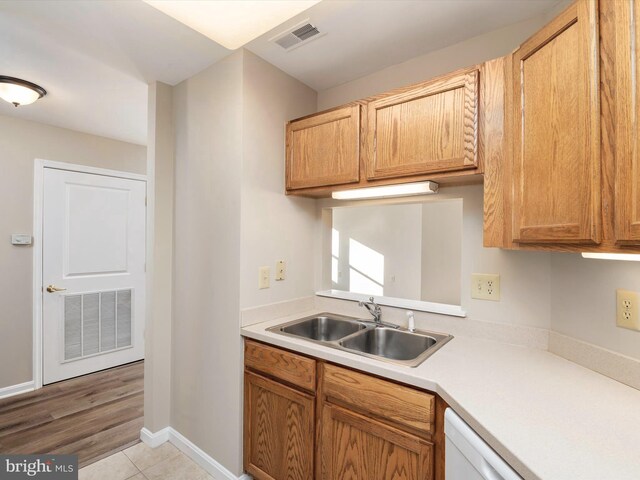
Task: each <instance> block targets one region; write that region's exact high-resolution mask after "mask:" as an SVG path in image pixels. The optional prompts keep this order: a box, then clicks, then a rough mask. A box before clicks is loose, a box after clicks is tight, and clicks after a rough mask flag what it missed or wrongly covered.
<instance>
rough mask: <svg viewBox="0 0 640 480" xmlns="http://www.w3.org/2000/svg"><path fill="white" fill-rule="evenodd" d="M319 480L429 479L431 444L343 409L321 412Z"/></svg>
mask: <svg viewBox="0 0 640 480" xmlns="http://www.w3.org/2000/svg"><path fill="white" fill-rule="evenodd" d="M321 442H322V446H321V449H320V457H321V462H322V468H321V475H322V477H321V478H322V480H426V479H431V478H433V445H432V444H431V443H428V442H426V441H424V440H422V439H420V438H418V437H416V436H414V435H411V434H409V433H406V432H403V431H402V430H398V429H396V428H393V427H389V426H387V425H384V424H382V423H380V422H377V421H375V420H372V419H370V418H367V417H364V416H362V415H359V414H357V413H354V412H351V411H349V410H346V409H344V408H341V407H338V406H335V405H330V404H325V406H324V407H323V411H322V440H321Z"/></svg>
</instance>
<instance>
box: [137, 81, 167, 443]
mask: <svg viewBox="0 0 640 480" xmlns="http://www.w3.org/2000/svg"><path fill="white" fill-rule="evenodd" d="M148 92H149V106H148V108H147V114H148V121H147V126H148V148H147V199H148V202H147V205H148V206H147V219H149V220H150V221H148V222H147V259H148V260H147V323H146V325H145V362H144V391H145V395H144V426H145V427H146V428H147V429H149V430H150V431H152V432H157V431H159V430H161V429H163V428H165V427H167V426H169V424H170V421H171V353H172V352H171V321H172V311H173V305H172V302H173V227H174V224H173V214H174V212H173V206H174V191H175V185H174V178H175V158H174V131H173V110H172V109H173V88H172V87H171V86H169V85H165V84H163V83H160V82H155V83H153V84H151V85H149V89H148Z"/></svg>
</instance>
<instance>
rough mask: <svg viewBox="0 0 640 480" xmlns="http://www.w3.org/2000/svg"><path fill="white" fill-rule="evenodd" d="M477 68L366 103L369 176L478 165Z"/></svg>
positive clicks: (443, 170) (366, 153)
mask: <svg viewBox="0 0 640 480" xmlns="http://www.w3.org/2000/svg"><path fill="white" fill-rule="evenodd" d="M478 78H479V76H478V70H477V69H472V70H466V71H463V72H458V73H455V74H452V75H450V76H447V77H442V78H439V79H437V80H434V81H432V82H428V83H424V84H422V85H420V86H418V87H411V88H409V89H407V90H405V91H403V92H401V93H397V94H393V95H389V96H385V97H383V98H380V99H378V100H374V101H372V102H370V103H369V104H368V105H367V127H366V130H367V134H366V144H367V145H366V152H365V155H366V162H365V163H366V168H367V178H369V179H370V180H373V179H380V178H393V177H402V176H407V175H422V174H428V173H435V172H446V171H455V170H462V169H465V168H475V167H477V165H478V148H477V147H478Z"/></svg>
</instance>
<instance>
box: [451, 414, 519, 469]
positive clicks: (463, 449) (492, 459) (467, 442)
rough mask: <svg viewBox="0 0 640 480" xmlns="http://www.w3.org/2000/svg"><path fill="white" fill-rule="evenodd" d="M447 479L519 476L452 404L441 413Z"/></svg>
mask: <svg viewBox="0 0 640 480" xmlns="http://www.w3.org/2000/svg"><path fill="white" fill-rule="evenodd" d="M444 434H445V437H446V444H445V457H446V460H445V465H446V468H445V471H446V475H445V476H446V479H447V480H522V477H520V476H519V475H518V474H517V473H516V472H515V471H514V470H513V469H512V468H511V467H510V466H509V464H508V463H507V462H505V461H504V460H503V459H502V458H501V457H500V456H499V455H498V454H497V453H496V452H494V451H493V450H492V449H491V447H489V445H487V444H486V443H485V442H484V440H482V438H480V436H479V435H478V434H477V433H476V432H474V431H473V430H472V429H471V427H469V425H467V424H466V423H465V422H464V421H463V420H462V419H461V418H460V417H459V416H458V415H457V414H456V413H455V412H454V411H453V410H452V409H451V408H447V410H446V411H445V413H444Z"/></svg>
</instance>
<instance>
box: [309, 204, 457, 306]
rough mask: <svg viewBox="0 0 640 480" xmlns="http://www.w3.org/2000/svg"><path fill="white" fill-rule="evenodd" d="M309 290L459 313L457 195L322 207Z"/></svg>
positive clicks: (320, 293) (347, 297)
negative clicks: (314, 279)
mask: <svg viewBox="0 0 640 480" xmlns="http://www.w3.org/2000/svg"><path fill="white" fill-rule="evenodd" d="M322 215H323V225H324V232H323V257H322V270H323V276H322V287H323V288H322V289H321V290H320V291H318V292H316V295H319V296H326V297H333V298H339V299H343V300H352V301H365V300H367V299H368V298H369V297H371V296H373V297H375V299H376V302H377V303H379V304H380V305H386V306H393V307H398V308H406V309H411V310H417V311H426V312H433V313H440V314H445V315H452V316H457V317H464V316H466V314H465V311H464V310H463V309H462V307H461V306H460V304H461V284H462V282H461V275H462V268H461V263H462V227H463V225H462V222H463V199H462V198H457V197H450V196H447V195H442V196H440V195H439V196H437V197H436V196H434V197H430V198H429V199H427V200H424V199H419V200H418V199H417V198H413V199H405V200H403V201H399V200H397V199H396V200H392V201H388V200H387V201H374V202H371V201H370V202H351V203H349V204H347V205H346V206H342V205H340V206H336V205H335V204H333V205H331V207H326V208H323V209H322Z"/></svg>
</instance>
